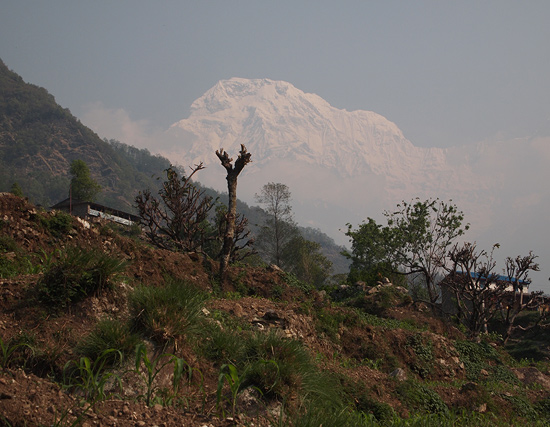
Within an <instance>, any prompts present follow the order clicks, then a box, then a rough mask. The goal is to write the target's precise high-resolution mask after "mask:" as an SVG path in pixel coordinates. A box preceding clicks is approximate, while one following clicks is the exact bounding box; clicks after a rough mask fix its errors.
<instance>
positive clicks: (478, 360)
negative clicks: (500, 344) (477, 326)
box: [455, 341, 518, 384]
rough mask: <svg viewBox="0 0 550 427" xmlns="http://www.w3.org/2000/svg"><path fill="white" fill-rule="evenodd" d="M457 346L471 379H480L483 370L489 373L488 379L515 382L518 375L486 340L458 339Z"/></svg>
mask: <svg viewBox="0 0 550 427" xmlns="http://www.w3.org/2000/svg"><path fill="white" fill-rule="evenodd" d="M455 348H456V349H457V351H458V353H459V354H460V360H461V361H462V362H463V363H464V367H465V369H466V377H467V378H468V380H470V381H479V379H480V373H481V370H482V369H484V370H485V371H487V373H489V376H488V378H487V380H488V381H504V382H509V383H512V384H515V383H517V382H518V379H517V377H516V376H515V375H514V374H513V373H512V372H511V371H510V369H508V368H507V367H506V366H505V365H503V364H502V361H501V357H500V355H499V354H498V351H496V350H495V349H494V348H493V347H492V346H491V345H490V344H488V343H486V342H485V341H481V342H479V343H476V342H472V341H456V342H455Z"/></svg>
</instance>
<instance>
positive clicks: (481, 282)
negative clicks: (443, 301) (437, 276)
mask: <svg viewBox="0 0 550 427" xmlns="http://www.w3.org/2000/svg"><path fill="white" fill-rule="evenodd" d="M498 247H499V245H498V244H496V245H494V246H493V249H492V250H491V252H490V253H487V252H486V251H483V250H482V251H478V250H477V248H476V245H475V244H471V243H464V244H462V245H455V246H454V247H453V249H452V250H451V251H450V252H449V256H450V259H451V260H452V262H453V267H452V270H451V273H450V275H449V276H447V277H446V278H445V279H444V281H443V283H442V286H445V287H446V288H447V289H448V290H449V291H451V292H452V293H453V295H454V298H455V300H456V303H457V308H458V315H459V318H460V319H461V320H462V321H463V322H464V323H465V325H466V326H467V327H468V329H469V330H470V332H471V333H472V334H473V335H478V334H479V333H480V332H487V331H488V323H489V321H490V320H492V319H493V318H495V316H497V315H498V314H500V318H501V320H502V322H503V324H504V327H505V328H504V329H505V331H504V335H503V339H504V342H505V343H506V342H507V341H508V339H509V338H510V336H511V334H512V332H513V330H514V329H515V328H516V327H517V325H516V324H515V321H516V319H517V317H518V315H519V314H520V313H521V312H522V311H525V310H537V309H538V308H539V307H540V306H541V305H542V304H544V301H545V298H544V296H543V292H542V291H536V292H532V293H529V294H527V289H528V287H529V284H530V283H531V280H530V279H529V272H531V271H539V266H538V264H537V263H536V262H535V259H536V258H537V257H536V256H535V255H534V254H533V253H532V252H529V255H527V256H517V257H516V258H510V257H508V258H507V259H506V263H505V265H506V268H505V270H504V274H503V275H499V274H498V273H496V272H495V267H496V262H495V261H494V257H493V253H494V250H495V249H496V248H498ZM540 319H541V318H540V317H539V321H540ZM537 323H538V322H537ZM532 326H534V325H532Z"/></svg>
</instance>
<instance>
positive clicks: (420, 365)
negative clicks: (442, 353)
mask: <svg viewBox="0 0 550 427" xmlns="http://www.w3.org/2000/svg"><path fill="white" fill-rule="evenodd" d="M407 346H408V347H410V348H411V350H412V351H413V353H414V355H415V356H416V360H415V361H414V362H413V364H412V366H411V370H412V371H413V372H416V373H417V374H418V375H420V377H421V378H427V377H428V376H429V374H430V372H431V371H432V368H433V362H434V352H433V344H432V342H431V341H430V340H429V339H426V338H425V337H424V336H423V335H422V334H420V333H417V334H413V335H410V336H409V337H408V338H407Z"/></svg>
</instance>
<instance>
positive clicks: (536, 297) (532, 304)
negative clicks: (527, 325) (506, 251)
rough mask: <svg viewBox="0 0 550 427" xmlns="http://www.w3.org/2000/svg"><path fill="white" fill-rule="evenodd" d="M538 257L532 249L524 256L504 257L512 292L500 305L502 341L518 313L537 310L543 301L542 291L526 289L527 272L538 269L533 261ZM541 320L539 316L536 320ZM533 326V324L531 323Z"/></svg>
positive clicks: (528, 283)
mask: <svg viewBox="0 0 550 427" xmlns="http://www.w3.org/2000/svg"><path fill="white" fill-rule="evenodd" d="M537 258H538V257H537V256H536V255H534V254H533V252H532V251H530V252H529V254H528V255H526V256H520V255H518V256H517V257H515V258H511V257H508V258H506V269H505V273H506V277H507V278H508V281H509V283H510V284H511V286H512V289H513V293H512V294H511V295H508V298H507V299H506V300H505V301H503V303H502V304H501V305H500V312H501V316H502V320H503V322H504V325H505V328H506V330H505V333H504V337H503V338H504V343H506V342H507V341H508V339H509V338H510V336H511V335H512V332H513V330H514V329H515V328H517V327H519V326H517V325H516V324H515V321H516V319H517V317H518V315H519V314H520V313H521V312H522V311H525V310H537V309H538V308H539V307H541V306H542V305H543V304H544V302H545V297H544V293H543V291H535V292H530V293H528V295H527V290H528V288H529V285H530V284H531V279H530V278H529V272H531V271H539V270H540V268H539V265H538V264H537V263H536V262H535V259H537ZM541 320H542V317H539V320H538V322H540V321H541ZM538 322H537V324H538ZM533 326H534V325H533Z"/></svg>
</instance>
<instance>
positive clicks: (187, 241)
mask: <svg viewBox="0 0 550 427" xmlns="http://www.w3.org/2000/svg"><path fill="white" fill-rule="evenodd" d="M201 169H204V166H203V165H202V163H200V164H199V165H195V167H194V168H192V169H191V174H190V175H189V176H187V177H182V178H181V179H180V178H179V176H178V173H177V171H176V170H175V168H174V167H173V166H171V167H169V168H168V169H166V170H165V173H166V181H164V183H163V185H162V188H161V189H160V190H159V196H160V200H159V199H157V198H156V197H155V196H153V195H152V194H151V191H150V190H145V191H143V192H140V193H139V194H138V195H137V197H136V199H135V202H136V207H137V209H138V212H139V216H140V218H141V225H142V226H143V227H144V229H145V233H146V235H147V236H148V237H149V239H150V240H151V242H152V243H153V244H154V245H156V246H158V247H160V248H163V249H170V250H178V251H184V252H191V251H197V250H201V247H202V245H203V243H204V238H205V235H206V231H207V228H208V213H209V212H210V209H212V206H213V203H212V198H211V197H208V196H206V195H205V194H204V191H202V190H200V189H198V188H197V187H196V186H195V185H193V183H192V181H191V178H192V177H193V175H195V173H197V172H198V171H200V170H201Z"/></svg>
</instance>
